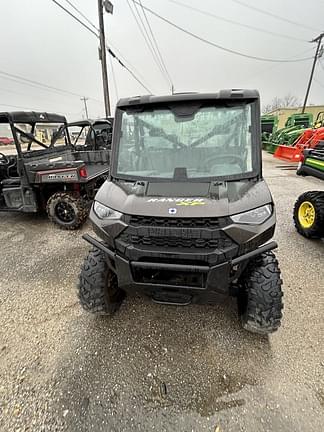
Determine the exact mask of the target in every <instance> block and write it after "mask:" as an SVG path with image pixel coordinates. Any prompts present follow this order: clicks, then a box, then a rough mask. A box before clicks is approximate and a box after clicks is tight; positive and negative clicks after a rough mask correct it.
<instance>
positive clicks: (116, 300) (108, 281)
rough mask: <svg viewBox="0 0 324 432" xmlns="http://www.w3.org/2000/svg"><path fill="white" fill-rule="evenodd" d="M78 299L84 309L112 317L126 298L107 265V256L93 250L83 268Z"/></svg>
mask: <svg viewBox="0 0 324 432" xmlns="http://www.w3.org/2000/svg"><path fill="white" fill-rule="evenodd" d="M78 297H79V300H80V303H81V306H82V307H83V309H85V310H86V311H87V312H92V313H95V314H97V315H112V314H113V313H114V312H116V311H117V309H119V307H120V305H121V304H122V301H123V299H124V297H125V293H124V291H122V290H121V289H119V288H118V281H117V276H116V275H115V273H113V272H112V271H111V270H110V269H109V267H108V264H107V259H106V256H105V254H104V253H103V252H102V251H100V250H99V249H95V248H94V249H92V250H91V251H90V252H89V254H88V256H87V257H86V258H85V260H84V263H83V265H82V267H81V273H80V276H79V284H78Z"/></svg>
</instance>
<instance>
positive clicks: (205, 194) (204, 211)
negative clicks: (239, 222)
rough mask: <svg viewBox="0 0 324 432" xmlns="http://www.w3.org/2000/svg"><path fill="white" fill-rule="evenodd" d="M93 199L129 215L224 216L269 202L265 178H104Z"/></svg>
mask: <svg viewBox="0 0 324 432" xmlns="http://www.w3.org/2000/svg"><path fill="white" fill-rule="evenodd" d="M95 199H96V201H99V202H100V203H102V204H104V205H106V206H107V207H110V208H112V209H114V210H116V211H119V212H121V213H124V214H129V215H140V216H155V217H170V216H174V215H176V216H177V217H179V218H185V217H224V216H229V215H233V214H236V213H242V212H245V211H248V210H251V209H254V208H257V207H260V206H262V205H265V204H269V203H271V202H272V196H271V193H270V191H269V188H268V186H267V185H266V183H265V181H264V180H259V181H251V180H250V181H249V180H244V181H242V180H240V181H234V182H221V183H220V182H217V183H215V182H212V183H190V182H187V183H148V182H136V183H133V182H124V181H119V182H111V181H106V182H105V183H104V184H103V185H102V186H101V188H100V189H99V191H98V193H97V195H96V198H95Z"/></svg>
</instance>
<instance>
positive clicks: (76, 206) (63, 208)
mask: <svg viewBox="0 0 324 432" xmlns="http://www.w3.org/2000/svg"><path fill="white" fill-rule="evenodd" d="M46 211H47V214H48V217H49V219H50V221H51V222H54V223H55V224H56V225H58V226H59V227H60V228H63V229H67V230H75V229H77V228H79V227H80V226H81V225H82V224H83V223H84V222H85V221H86V219H87V217H88V213H89V204H88V202H87V201H85V200H84V199H82V198H80V197H75V196H73V195H72V194H70V193H66V192H57V193H55V194H53V195H52V196H51V197H50V198H49V200H48V201H47V206H46Z"/></svg>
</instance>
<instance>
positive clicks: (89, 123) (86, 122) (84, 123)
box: [67, 119, 112, 127]
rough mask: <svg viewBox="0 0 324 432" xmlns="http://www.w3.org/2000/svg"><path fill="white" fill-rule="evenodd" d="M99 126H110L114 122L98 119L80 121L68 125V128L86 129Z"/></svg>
mask: <svg viewBox="0 0 324 432" xmlns="http://www.w3.org/2000/svg"><path fill="white" fill-rule="evenodd" d="M97 124H108V125H110V126H111V125H112V121H111V119H97V120H89V119H88V120H80V121H76V122H73V123H68V124H67V126H68V127H70V126H80V127H84V126H94V125H97Z"/></svg>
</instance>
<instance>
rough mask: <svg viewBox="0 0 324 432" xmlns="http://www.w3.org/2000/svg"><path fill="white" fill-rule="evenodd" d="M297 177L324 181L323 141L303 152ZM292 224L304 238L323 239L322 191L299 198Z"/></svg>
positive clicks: (323, 194) (323, 195) (323, 201)
mask: <svg viewBox="0 0 324 432" xmlns="http://www.w3.org/2000/svg"><path fill="white" fill-rule="evenodd" d="M297 175H300V176H309V175H310V176H313V177H317V178H319V179H321V180H324V141H320V142H319V143H318V144H317V146H316V147H315V148H313V149H306V150H304V154H303V157H302V160H301V162H300V163H299V165H298V169H297ZM294 222H295V227H296V229H297V231H298V232H299V234H301V235H303V236H304V237H306V238H324V190H323V191H309V192H305V193H303V194H302V195H300V196H299V198H298V199H297V201H296V203H295V207H294Z"/></svg>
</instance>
